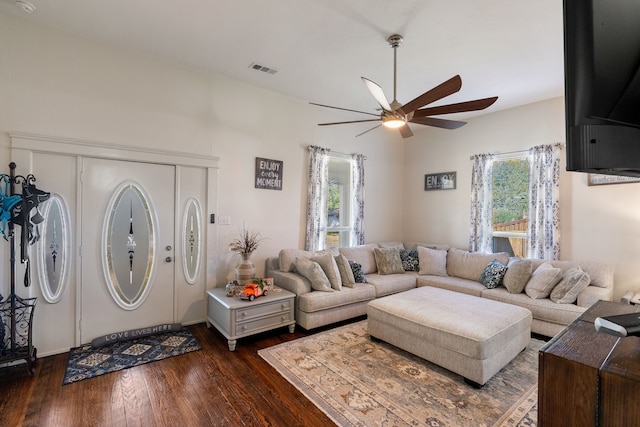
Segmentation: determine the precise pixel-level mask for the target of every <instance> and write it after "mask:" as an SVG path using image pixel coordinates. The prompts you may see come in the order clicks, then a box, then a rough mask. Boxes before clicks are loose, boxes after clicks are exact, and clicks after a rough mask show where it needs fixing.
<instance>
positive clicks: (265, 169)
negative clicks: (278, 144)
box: [256, 157, 283, 190]
mask: <svg viewBox="0 0 640 427" xmlns="http://www.w3.org/2000/svg"><path fill="white" fill-rule="evenodd" d="M282 168H283V162H282V160H271V159H263V158H262V157H256V188H263V189H267V190H282Z"/></svg>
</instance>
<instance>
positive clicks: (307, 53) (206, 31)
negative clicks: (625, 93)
mask: <svg viewBox="0 0 640 427" xmlns="http://www.w3.org/2000/svg"><path fill="white" fill-rule="evenodd" d="M28 1H29V2H30V3H32V4H33V5H34V6H35V8H36V9H35V11H34V12H33V13H31V14H27V13H25V12H23V11H22V9H20V8H19V7H18V6H16V4H15V1H14V0H0V11H4V12H6V13H11V14H16V15H20V16H22V17H24V18H25V19H28V20H31V21H34V22H38V23H41V24H44V25H48V26H51V27H54V28H57V29H59V30H61V31H65V32H68V33H72V34H76V35H79V36H81V37H84V38H88V39H93V40H97V41H99V42H101V43H105V44H107V45H111V46H116V47H120V48H125V49H129V50H133V51H137V52H140V53H142V54H145V55H151V56H154V57H161V58H165V59H169V60H171V61H176V62H178V63H182V64H186V65H188V66H193V67H197V68H200V69H206V70H210V71H212V72H214V73H218V74H222V75H225V76H228V77H231V78H233V79H236V80H240V81H243V82H246V83H249V84H252V85H256V86H260V87H263V88H267V89H271V90H273V91H276V92H280V93H282V94H285V95H288V96H292V97H295V98H299V99H302V100H304V101H312V102H317V103H321V104H329V105H334V106H339V107H345V108H351V109H356V110H364V111H370V112H375V109H376V107H377V106H378V105H377V103H376V102H375V101H374V99H373V98H372V96H371V94H370V93H369V92H368V91H367V89H366V87H365V85H364V84H363V83H362V81H361V80H360V77H361V76H365V77H367V78H369V79H371V80H373V81H375V82H377V83H378V84H379V85H380V86H382V87H383V89H384V91H385V93H386V95H387V97H388V98H389V100H391V99H392V98H393V50H392V49H391V48H390V47H389V45H388V43H387V41H386V40H387V37H389V36H390V35H391V34H394V33H398V34H401V35H402V36H404V42H403V43H402V44H401V45H400V48H399V49H398V82H397V98H398V101H400V102H401V103H406V102H407V101H409V100H411V99H413V98H414V97H416V96H418V95H420V94H422V93H423V92H425V91H427V90H428V89H431V88H432V87H434V86H436V85H437V84H439V83H441V82H443V81H445V80H447V79H449V78H450V77H452V76H454V75H455V74H460V75H461V77H462V82H463V83H462V89H461V90H460V92H459V93H457V94H454V95H452V96H450V97H448V98H446V99H444V100H442V101H439V102H437V103H435V104H434V105H438V104H447V103H451V102H460V101H467V100H471V99H476V98H485V97H489V96H496V95H497V96H499V99H498V101H497V102H496V103H495V104H494V105H493V106H491V107H489V108H488V109H487V110H485V111H484V112H485V113H486V112H491V111H498V110H501V109H505V108H510V107H514V106H518V105H523V104H527V103H531V102H536V101H540V100H544V99H548V98H552V97H557V96H562V95H563V87H564V86H563V42H562V0H483V1H478V0H446V1H443V0H348V1H346V0H231V1H219V0H173V1H170V0H104V1H99V0H28ZM252 63H259V64H261V65H264V66H267V67H270V68H273V69H276V70H277V73H276V74H267V73H263V72H258V71H255V70H253V69H251V68H250V65H251V64H252ZM350 114H351V113H350ZM353 115H354V119H355V118H358V119H359V118H363V117H360V116H359V115H357V114H355V113H354V114H353ZM444 117H448V118H455V117H454V116H452V115H449V116H444ZM458 117H465V116H460V115H459V116H458Z"/></svg>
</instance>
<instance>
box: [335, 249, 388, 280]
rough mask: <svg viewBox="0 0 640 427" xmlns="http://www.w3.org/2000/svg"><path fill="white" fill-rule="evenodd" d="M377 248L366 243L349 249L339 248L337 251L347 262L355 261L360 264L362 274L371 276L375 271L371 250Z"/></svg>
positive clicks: (374, 259)
mask: <svg viewBox="0 0 640 427" xmlns="http://www.w3.org/2000/svg"><path fill="white" fill-rule="evenodd" d="M377 247H378V245H377V244H376V243H368V244H366V245H360V246H353V247H350V248H339V249H338V250H339V251H340V253H341V254H342V255H344V256H346V257H347V259H348V260H349V261H355V262H357V263H358V264H360V266H362V272H363V273H364V274H371V273H375V272H376V270H377V267H376V257H375V255H374V254H373V249H375V248H377Z"/></svg>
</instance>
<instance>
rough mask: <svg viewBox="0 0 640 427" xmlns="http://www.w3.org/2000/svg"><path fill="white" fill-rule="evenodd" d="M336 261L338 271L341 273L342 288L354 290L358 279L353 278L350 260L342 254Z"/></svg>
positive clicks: (336, 257) (337, 256)
mask: <svg viewBox="0 0 640 427" xmlns="http://www.w3.org/2000/svg"><path fill="white" fill-rule="evenodd" d="M334 259H335V260H336V265H337V266H338V271H340V278H341V279H342V286H346V287H347V288H353V285H354V284H355V283H356V278H355V277H354V276H353V270H352V269H351V266H350V265H349V260H348V259H347V257H345V256H344V255H342V254H339V255H336V256H335V258H334Z"/></svg>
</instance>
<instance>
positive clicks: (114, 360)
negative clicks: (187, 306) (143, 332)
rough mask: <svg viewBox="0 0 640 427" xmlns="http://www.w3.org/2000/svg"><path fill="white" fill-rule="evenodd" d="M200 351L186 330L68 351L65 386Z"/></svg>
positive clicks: (86, 346) (87, 345) (198, 345)
mask: <svg viewBox="0 0 640 427" xmlns="http://www.w3.org/2000/svg"><path fill="white" fill-rule="evenodd" d="M201 349H202V347H200V344H199V343H198V341H197V340H196V339H195V338H194V336H193V335H192V334H191V332H190V331H189V330H188V329H186V328H185V329H182V330H180V331H173V332H166V333H161V334H156V335H149V336H145V337H141V338H136V339H133V340H131V341H120V342H115V343H113V344H109V345H106V346H104V347H99V348H94V347H92V346H91V344H85V345H83V346H80V347H74V348H72V349H71V350H69V360H68V362H67V371H66V373H65V375H64V380H63V381H62V385H65V384H70V383H73V382H76V381H81V380H86V379H89V378H93V377H97V376H99V375H103V374H108V373H110V372H115V371H120V370H123V369H128V368H131V367H133V366H139V365H144V364H145V363H149V362H155V361H158V360H162V359H167V358H169V357H174V356H179V355H181V354H185V353H190V352H192V351H197V350H201Z"/></svg>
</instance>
